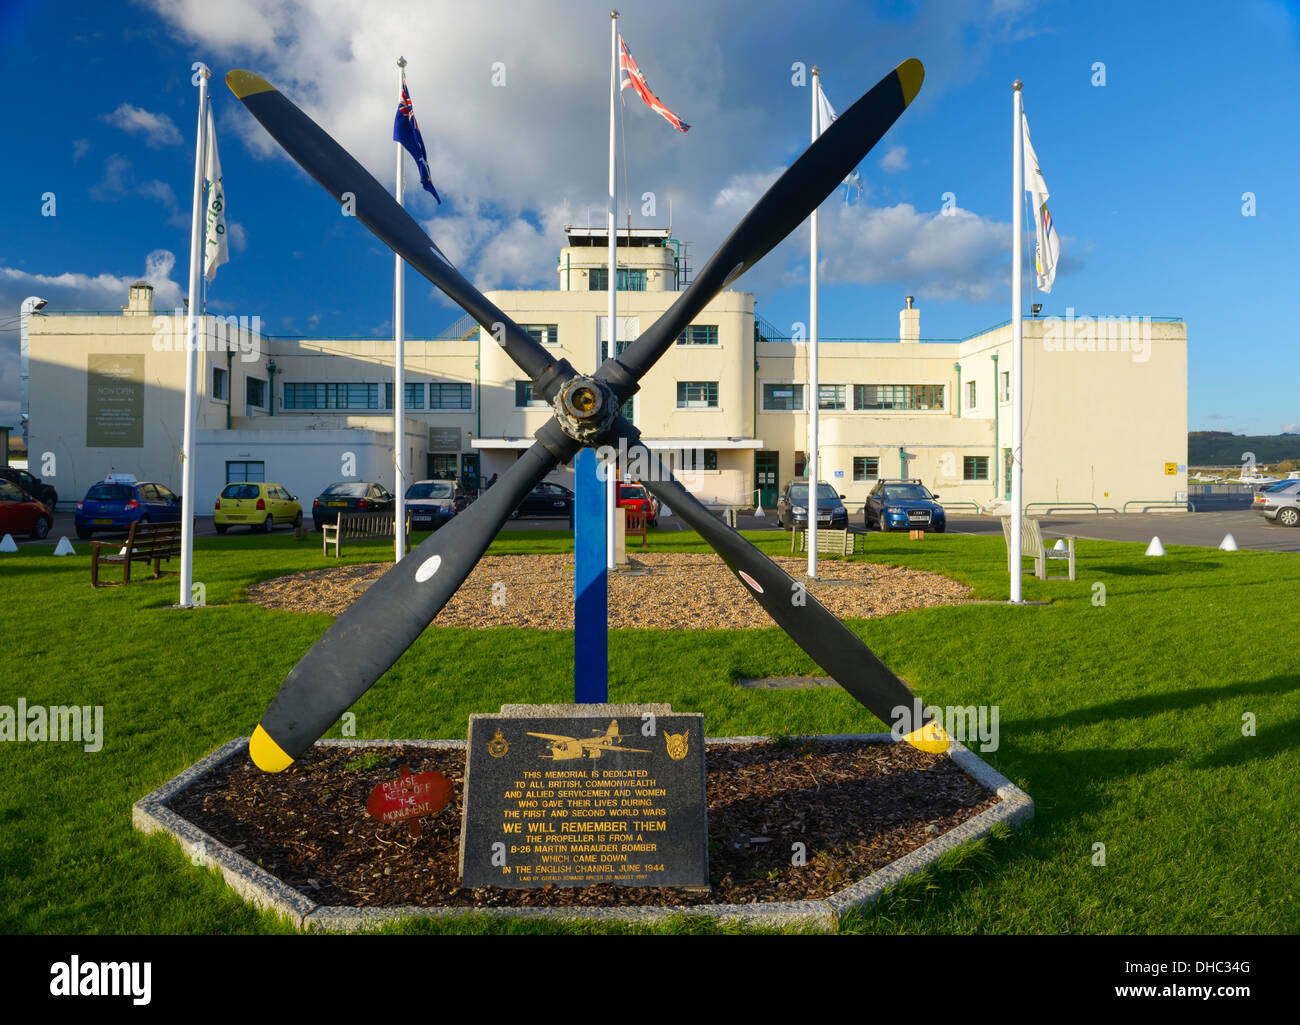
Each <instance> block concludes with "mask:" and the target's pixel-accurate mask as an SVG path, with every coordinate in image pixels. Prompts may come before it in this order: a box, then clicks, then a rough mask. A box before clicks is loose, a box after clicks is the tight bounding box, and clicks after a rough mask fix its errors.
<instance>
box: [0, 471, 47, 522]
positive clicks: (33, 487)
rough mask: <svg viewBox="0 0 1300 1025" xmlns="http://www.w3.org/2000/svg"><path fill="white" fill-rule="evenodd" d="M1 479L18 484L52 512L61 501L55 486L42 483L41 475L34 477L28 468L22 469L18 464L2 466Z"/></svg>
mask: <svg viewBox="0 0 1300 1025" xmlns="http://www.w3.org/2000/svg"><path fill="white" fill-rule="evenodd" d="M0 480H7V481H9V482H11V483H13V484H17V485H18V486H19V487H20V488H22V489H23V490H24V491H26V492H27V494H29V495H31V496H32V498H34V499H36V501H38V502H40V503H41V505H43V506H45V507H46V508H47V509H49V510H50V512H54V507H55V506H56V505H57V504H58V502H59V493H58V492H57V491H55V490H54V488H52V487H50V485H48V484H43V483H41V479H40V478H39V477H33V476H32V475H31V474H30V473H28V472H27V471H26V470H20V469H18V468H17V467H16V466H0Z"/></svg>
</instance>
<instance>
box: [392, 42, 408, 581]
mask: <svg viewBox="0 0 1300 1025" xmlns="http://www.w3.org/2000/svg"><path fill="white" fill-rule="evenodd" d="M405 84H406V58H405V57H398V58H397V95H398V97H399V99H400V97H401V95H402V86H403V85H405ZM393 148H394V149H396V150H397V175H396V178H395V181H396V193H397V205H398V206H401V205H402V201H403V198H404V196H405V193H406V162H405V161H404V160H403V159H402V157H403V156H404V151H403V150H402V143H401V141H400V140H396V139H395V140H394V141H393ZM403 269H404V261H403V260H402V257H401V256H400V255H398V254H396V253H395V254H393V472H394V476H395V478H396V481H397V483H396V487H395V488H394V497H395V499H396V503H395V504H394V506H393V549H394V552H395V553H396V557H395V559H394V561H395V562H401V561H402V556H403V555H404V554H405V551H406V281H405V275H404V274H403V273H402V271H403Z"/></svg>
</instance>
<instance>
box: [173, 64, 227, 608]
mask: <svg viewBox="0 0 1300 1025" xmlns="http://www.w3.org/2000/svg"><path fill="white" fill-rule="evenodd" d="M210 74H211V72H209V71H208V68H207V65H203V66H202V68H201V70H200V71H199V128H198V133H197V134H198V138H197V140H196V142H195V144H194V203H193V208H192V210H191V213H190V295H189V310H188V311H187V313H186V316H185V433H184V438H183V440H182V442H181V598H180V601H179V602H178V604H179V605H180V607H181V608H189V607H190V605H191V603H192V591H193V581H194V379H195V377H197V376H198V375H197V363H198V358H199V353H198V333H197V328H198V307H199V280H200V279H201V278H202V277H203V240H204V230H203V159H204V157H205V156H206V148H205V135H206V133H207V125H208V76H209V75H210ZM232 401H233V400H232Z"/></svg>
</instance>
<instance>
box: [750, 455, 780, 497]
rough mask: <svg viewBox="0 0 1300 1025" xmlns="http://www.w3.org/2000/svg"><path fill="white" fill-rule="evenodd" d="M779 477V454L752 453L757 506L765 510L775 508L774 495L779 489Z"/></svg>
mask: <svg viewBox="0 0 1300 1025" xmlns="http://www.w3.org/2000/svg"><path fill="white" fill-rule="evenodd" d="M780 476H781V453H780V452H755V453H754V487H755V488H756V489H757V490H758V492H759V495H758V501H759V504H760V505H762V506H763V507H764V508H766V509H775V508H776V494H777V489H778V488H779V487H780V485H779V484H777V480H778V479H779V478H780Z"/></svg>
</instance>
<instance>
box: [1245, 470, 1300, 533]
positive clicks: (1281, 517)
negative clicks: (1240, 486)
mask: <svg viewBox="0 0 1300 1025" xmlns="http://www.w3.org/2000/svg"><path fill="white" fill-rule="evenodd" d="M1251 508H1252V509H1254V510H1255V512H1257V513H1259V514H1260V515H1261V516H1263V517H1264V519H1266V520H1274V521H1276V522H1278V523H1280V524H1282V526H1284V527H1294V526H1296V525H1297V524H1300V480H1280V481H1278V482H1277V483H1276V484H1268V485H1265V486H1264V487H1262V488H1260V489H1259V490H1258V491H1256V492H1255V501H1254V502H1253V503H1252V504H1251Z"/></svg>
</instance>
